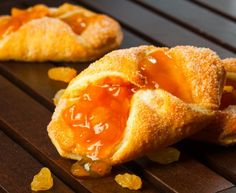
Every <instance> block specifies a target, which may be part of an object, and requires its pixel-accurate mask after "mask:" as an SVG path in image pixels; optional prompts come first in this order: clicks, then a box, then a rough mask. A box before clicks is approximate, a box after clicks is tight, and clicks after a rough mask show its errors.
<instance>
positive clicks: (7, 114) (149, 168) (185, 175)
mask: <svg viewBox="0 0 236 193" xmlns="http://www.w3.org/2000/svg"><path fill="white" fill-rule="evenodd" d="M39 2H41V3H46V4H48V5H50V6H57V5H60V4H61V3H63V2H64V0H55V1H46V0H7V1H0V14H1V15H2V14H6V13H9V10H10V8H11V7H12V6H17V7H20V8H26V7H28V6H31V5H33V4H36V3H39ZM69 2H71V3H74V4H80V5H83V6H85V7H87V8H89V9H91V10H94V11H97V12H102V13H106V14H108V15H110V16H112V17H114V18H116V19H117V20H119V21H120V23H121V25H122V27H123V31H124V41H123V44H122V46H121V47H122V48H127V47H131V46H137V45H141V44H154V45H157V46H175V45H182V44H191V45H195V46H204V47H209V48H212V49H213V50H215V51H216V52H217V53H218V54H219V55H220V56H221V57H222V58H225V57H235V53H236V1H235V0H227V1H224V0H214V1H213V0H194V1H187V0H175V1H174V0H136V1H128V0H109V1H108V0H69ZM58 65H60V66H61V65H63V66H67V65H71V66H73V67H75V68H76V69H77V70H78V71H79V72H80V71H81V70H83V69H84V68H86V67H87V66H88V64H87V63H82V64H78V63H76V64H69V63H51V62H48V63H23V62H0V128H1V131H0V192H3V193H28V192H31V190H30V182H31V180H32V177H33V175H34V174H35V173H37V172H38V171H39V169H40V168H41V167H43V166H46V167H49V168H50V170H51V171H52V172H53V175H54V181H55V185H54V187H53V189H51V190H50V191H47V192H50V193H74V192H83V193H86V192H92V193H113V192H114V193H129V192H130V193H131V192H133V191H130V190H128V189H123V188H121V187H120V186H119V185H117V184H116V182H115V181H114V176H115V175H116V174H118V173H124V172H130V173H136V174H137V175H139V176H141V177H142V179H143V182H144V185H143V188H142V189H141V190H140V191H137V193H138V192H144V193H154V192H158V193H163V192H168V193H169V192H179V193H214V192H221V193H230V192H231V193H232V192H236V188H235V184H236V147H231V148H223V147H217V146H213V145H206V144H200V143H194V142H190V141H186V140H185V141H183V142H181V143H179V144H177V146H178V148H179V149H180V150H181V158H180V160H179V161H178V162H176V163H173V164H170V165H167V166H162V165H158V164H156V163H153V162H151V161H149V160H147V159H146V158H141V159H138V160H134V161H131V162H129V163H126V164H124V165H120V166H117V167H114V168H113V170H112V173H111V175H109V176H107V177H103V178H100V179H88V180H82V179H78V178H76V177H74V176H72V175H71V174H70V166H71V163H72V161H70V160H67V159H63V158H62V157H60V156H59V155H58V153H57V151H56V149H55V148H54V146H53V145H52V143H51V142H50V140H49V138H48V136H47V131H46V127H47V124H48V123H49V121H50V118H51V115H52V112H53V110H54V105H53V103H52V98H53V96H54V94H55V93H56V91H58V90H59V89H61V88H65V87H66V84H63V83H60V82H56V81H53V80H50V79H49V78H48V77H47V71H48V69H49V68H51V67H53V66H58Z"/></svg>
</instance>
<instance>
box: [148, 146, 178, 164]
mask: <svg viewBox="0 0 236 193" xmlns="http://www.w3.org/2000/svg"><path fill="white" fill-rule="evenodd" d="M147 156H148V158H149V159H150V160H152V161H154V162H157V163H159V164H170V163H172V162H175V161H178V160H179V156H180V151H179V150H178V149H176V148H173V147H167V148H165V149H162V150H160V151H158V152H155V153H151V154H148V155H147Z"/></svg>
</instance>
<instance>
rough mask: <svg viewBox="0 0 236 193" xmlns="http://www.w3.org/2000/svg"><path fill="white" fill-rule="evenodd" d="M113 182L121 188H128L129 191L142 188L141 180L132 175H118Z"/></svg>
mask: <svg viewBox="0 0 236 193" xmlns="http://www.w3.org/2000/svg"><path fill="white" fill-rule="evenodd" d="M115 181H116V182H117V183H118V184H119V185H120V186H122V187H123V188H128V189H130V190H138V189H140V188H141V187H142V180H141V178H140V177H138V176H136V175H134V174H128V173H125V174H118V175H116V177H115Z"/></svg>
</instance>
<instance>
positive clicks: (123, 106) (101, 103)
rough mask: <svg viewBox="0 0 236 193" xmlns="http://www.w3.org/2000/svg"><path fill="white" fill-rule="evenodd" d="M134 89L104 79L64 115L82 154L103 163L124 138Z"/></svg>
mask: <svg viewBox="0 0 236 193" xmlns="http://www.w3.org/2000/svg"><path fill="white" fill-rule="evenodd" d="M132 88H133V86H132V85H131V84H129V83H125V82H123V81H122V80H120V79H116V78H112V79H110V78H106V79H105V80H103V81H101V82H98V83H97V84H91V85H89V86H88V87H87V88H86V90H84V91H82V92H81V93H80V98H79V100H78V102H77V103H75V104H74V105H72V106H71V107H69V108H67V109H66V110H65V111H64V113H63V118H64V120H65V122H66V123H67V124H68V125H69V126H70V128H71V129H72V130H73V133H74V139H75V141H76V143H77V144H78V145H79V146H80V148H79V149H80V150H81V152H83V153H84V154H85V156H87V157H96V158H100V159H105V158H108V157H109V156H110V153H111V152H112V150H113V148H115V146H116V145H117V144H118V143H119V141H120V139H121V138H122V136H123V133H124V129H125V126H126V121H127V118H128V114H129V108H130V98H131V96H132V95H133V92H132Z"/></svg>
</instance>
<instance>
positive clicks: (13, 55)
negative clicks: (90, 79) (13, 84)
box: [0, 3, 123, 61]
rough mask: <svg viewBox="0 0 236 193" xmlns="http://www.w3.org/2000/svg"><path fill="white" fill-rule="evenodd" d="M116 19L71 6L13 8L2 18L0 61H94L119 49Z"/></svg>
mask: <svg viewBox="0 0 236 193" xmlns="http://www.w3.org/2000/svg"><path fill="white" fill-rule="evenodd" d="M122 36H123V35H122V32H121V28H120V25H119V24H118V22H116V21H115V20H114V19H112V18H110V17H108V16H106V15H103V14H96V13H94V12H92V11H90V10H87V9H85V8H83V7H80V6H77V5H71V4H68V3H65V4H63V5H62V6H60V7H58V8H49V7H47V6H45V5H35V6H33V7H30V8H28V9H26V10H21V9H17V8H13V9H12V10H11V15H10V16H9V15H6V16H1V17H0V60H21V61H48V60H50V61H91V60H95V59H97V58H99V57H101V56H102V55H104V54H105V53H107V52H109V51H111V50H113V49H115V48H117V47H119V45H120V43H121V41H122Z"/></svg>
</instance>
